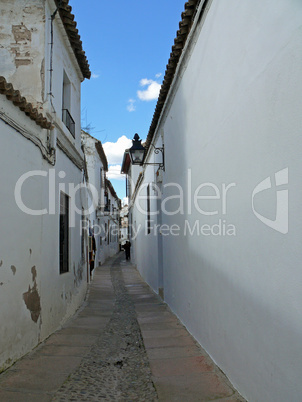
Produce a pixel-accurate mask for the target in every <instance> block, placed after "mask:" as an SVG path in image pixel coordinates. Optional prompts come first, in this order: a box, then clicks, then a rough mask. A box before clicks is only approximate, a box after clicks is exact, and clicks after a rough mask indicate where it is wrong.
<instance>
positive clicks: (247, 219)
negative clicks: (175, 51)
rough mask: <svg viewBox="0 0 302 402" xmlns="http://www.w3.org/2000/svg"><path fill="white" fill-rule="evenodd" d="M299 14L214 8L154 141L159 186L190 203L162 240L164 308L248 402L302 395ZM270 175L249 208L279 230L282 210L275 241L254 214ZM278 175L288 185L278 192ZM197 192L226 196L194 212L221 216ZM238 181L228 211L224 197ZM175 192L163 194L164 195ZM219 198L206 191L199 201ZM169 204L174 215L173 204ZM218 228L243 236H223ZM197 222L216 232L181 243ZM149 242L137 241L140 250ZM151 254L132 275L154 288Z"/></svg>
mask: <svg viewBox="0 0 302 402" xmlns="http://www.w3.org/2000/svg"><path fill="white" fill-rule="evenodd" d="M301 17H302V5H301V2H299V1H286V0H278V1H272V0H267V1H265V2H263V1H260V0H247V1H244V2H242V1H240V0H229V1H221V0H216V1H213V2H212V4H211V7H210V9H209V12H208V15H207V17H206V19H205V21H202V22H201V23H200V24H199V26H198V27H197V29H196V31H195V35H194V36H193V41H192V42H191V43H190V44H191V48H190V50H188V51H187V52H186V54H185V56H186V57H185V58H184V59H183V63H182V66H181V69H180V70H179V71H178V77H179V79H178V80H177V81H176V83H175V85H174V87H173V91H172V94H171V95H172V96H170V98H169V107H168V108H167V109H166V110H165V114H164V116H163V119H162V120H161V124H160V126H159V127H158V132H157V134H159V133H160V132H162V130H163V132H164V141H165V150H166V172H165V174H164V185H165V184H167V183H171V182H175V183H178V184H180V185H181V187H182V188H183V189H184V192H185V194H187V195H186V196H185V202H184V211H183V213H178V214H177V215H175V216H168V215H163V222H164V223H167V224H168V225H169V227H171V225H172V224H177V225H178V226H179V227H180V231H179V233H180V234H179V235H178V236H171V235H170V236H165V237H164V238H163V245H164V247H163V255H164V293H165V300H166V301H167V303H168V304H169V305H170V307H171V308H172V309H173V311H174V312H175V313H176V314H177V315H178V316H179V317H180V319H181V320H182V321H183V322H184V324H185V325H186V326H187V328H188V329H189V331H190V332H191V333H192V334H193V335H194V336H195V338H196V339H197V340H198V341H199V342H200V343H201V345H202V346H203V347H204V348H205V349H206V350H207V352H208V353H209V354H210V355H211V356H212V358H213V359H214V360H215V361H216V362H217V364H218V365H219V366H220V368H221V369H222V370H223V371H224V372H225V373H226V374H227V376H228V377H229V378H230V380H231V381H232V382H233V384H234V385H235V386H236V387H237V388H238V390H239V391H240V392H241V393H242V395H243V396H245V397H246V398H248V400H250V401H274V402H276V401H280V402H283V401H287V400H290V401H300V400H301V394H302V385H301V372H302V351H301V336H302V313H301V311H302V309H301V306H302V292H301V286H302V271H301V259H302V251H301V250H302V248H301V230H302V214H301V202H300V200H301V198H302V188H301V179H300V176H301V173H300V172H301V170H302V163H301V150H302V140H301V126H302V124H301V123H302V122H301V106H302V105H301V103H302V102H301V93H302V76H301V62H302V52H301V43H302V31H301ZM202 24H203V26H202ZM200 29H201V30H200ZM199 31H200V32H199ZM194 44H195V45H194ZM189 169H191V184H190V186H191V187H188V186H189V183H190V180H189V177H190V176H188V175H189V173H188V170H189ZM286 169H288V173H289V183H288V184H286V172H287V171H286ZM280 171H282V174H281V175H279V176H278V175H277V176H275V174H276V173H277V172H280ZM268 177H271V180H272V183H273V184H272V188H271V189H267V190H266V191H263V192H261V193H260V192H259V193H258V194H257V195H255V197H254V208H255V211H256V212H257V213H258V214H261V215H262V216H263V217H265V218H268V219H270V220H271V221H274V220H275V219H276V210H277V207H280V208H281V209H279V212H280V214H281V217H282V216H284V218H285V219H284V220H283V223H284V224H283V225H281V226H279V229H280V232H279V231H277V230H274V229H272V228H271V227H269V226H267V225H265V224H264V223H263V222H262V221H261V220H260V219H258V218H257V216H256V215H255V214H254V213H253V209H252V196H253V191H254V189H255V188H256V186H257V185H258V184H259V183H261V182H262V181H263V180H265V179H266V178H268ZM276 177H277V180H278V178H281V179H282V180H281V182H282V181H283V183H284V184H283V185H282V186H281V187H279V188H277V189H276V187H275V180H276ZM148 180H151V179H150V178H149V176H147V175H146V177H145V181H146V182H147V181H148ZM202 183H213V184H214V185H215V186H217V188H218V189H219V193H217V194H218V197H216V199H214V198H212V199H207V200H206V199H203V200H202V199H200V200H199V204H198V205H199V208H200V209H202V210H204V211H206V212H208V213H209V212H214V213H215V214H214V215H204V214H202V213H200V211H198V210H197V209H196V208H194V192H195V190H196V189H197V188H198V186H199V185H200V184H202ZM232 183H234V186H233V187H231V188H230V189H229V191H228V192H227V196H226V199H227V202H226V210H224V209H223V204H222V200H221V198H219V195H221V194H222V192H221V191H222V186H223V184H225V185H226V186H227V185H229V184H232ZM266 184H267V182H266ZM277 184H279V183H277ZM187 189H189V190H188V191H187ZM263 189H264V187H263ZM276 190H278V191H280V190H283V191H287V190H289V213H288V215H289V230H288V233H286V234H284V233H282V231H283V232H286V216H287V211H286V199H284V202H283V203H282V204H280V205H278V206H277V195H276ZM177 193H178V192H177V191H176V188H173V187H166V188H165V190H164V197H169V196H172V195H175V194H177ZM213 194H214V195H215V193H214V190H213V187H212V188H210V187H209V186H207V187H206V188H203V190H200V192H199V195H208V196H213ZM278 194H279V196H280V195H281V193H278ZM283 195H285V196H286V193H285V192H284V193H283ZM168 205H169V208H171V210H173V209H175V208H177V205H178V204H177V200H174V201H170V203H169V204H168V203H167V205H166V206H167V208H168ZM190 205H192V211H190ZM216 212H217V213H216ZM258 217H260V215H258ZM219 220H221V221H222V223H225V225H226V227H227V228H230V226H227V225H234V227H235V231H236V235H235V236H227V235H225V236H223V235H221V236H219V235H218V234H219V231H218V229H219V228H218V226H213V225H215V224H218V223H219ZM186 222H187V223H186ZM195 222H197V224H198V226H199V228H200V226H201V225H204V224H208V225H210V227H211V228H213V230H214V233H215V235H213V234H211V233H210V231H209V229H207V227H205V228H204V232H203V233H201V234H200V235H197V232H196V231H195V232H194V234H193V235H190V234H189V233H188V230H187V235H186V236H185V235H184V228H185V226H186V225H188V224H189V225H190V227H191V228H192V227H193V226H194V224H195ZM266 222H267V223H269V224H271V225H273V223H271V222H269V221H266ZM187 228H188V227H187ZM231 233H233V230H232V231H231ZM146 242H147V240H146V239H145V238H143V236H141V237H140V239H138V240H137V246H140V247H142V249H143V250H144V251H145V252H147V247H148V246H147V243H146ZM149 244H150V249H152V247H153V244H152V242H151V243H149ZM147 256H148V257H149V255H147ZM148 257H147V258H146V254H144V252H142V254H141V255H139V254H138V251H137V266H138V267H141V268H139V269H140V271H141V272H142V274H143V275H144V277H145V278H147V279H148V281H149V283H150V284H151V285H152V287H155V288H156V283H155V282H154V281H153V280H152V279H150V275H152V274H151V272H152V270H153V269H154V261H153V260H152V258H148Z"/></svg>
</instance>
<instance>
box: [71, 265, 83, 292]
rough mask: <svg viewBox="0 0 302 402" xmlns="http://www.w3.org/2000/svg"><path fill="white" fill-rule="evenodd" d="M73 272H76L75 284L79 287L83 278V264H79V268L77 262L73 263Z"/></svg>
mask: <svg viewBox="0 0 302 402" xmlns="http://www.w3.org/2000/svg"><path fill="white" fill-rule="evenodd" d="M73 274H74V285H75V286H76V287H77V288H78V287H79V286H80V284H81V282H82V280H83V267H82V265H81V264H78V268H77V270H76V267H75V264H73Z"/></svg>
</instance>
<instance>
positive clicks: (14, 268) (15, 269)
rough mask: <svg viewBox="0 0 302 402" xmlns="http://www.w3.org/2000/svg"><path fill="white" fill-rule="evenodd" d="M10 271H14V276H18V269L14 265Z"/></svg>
mask: <svg viewBox="0 0 302 402" xmlns="http://www.w3.org/2000/svg"><path fill="white" fill-rule="evenodd" d="M10 269H11V270H12V272H13V274H14V275H16V271H17V268H16V267H15V266H14V265H12V266H11V267H10Z"/></svg>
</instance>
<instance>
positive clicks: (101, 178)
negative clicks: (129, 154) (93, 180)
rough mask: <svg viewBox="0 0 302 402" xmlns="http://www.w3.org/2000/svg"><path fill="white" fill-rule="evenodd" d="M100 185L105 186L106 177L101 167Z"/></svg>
mask: <svg viewBox="0 0 302 402" xmlns="http://www.w3.org/2000/svg"><path fill="white" fill-rule="evenodd" d="M100 186H101V188H103V187H104V178H103V169H102V168H100Z"/></svg>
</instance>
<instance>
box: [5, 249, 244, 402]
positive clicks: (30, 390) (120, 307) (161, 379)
mask: <svg viewBox="0 0 302 402" xmlns="http://www.w3.org/2000/svg"><path fill="white" fill-rule="evenodd" d="M213 399H215V400H220V401H229V402H231V401H243V399H242V398H241V397H240V396H239V395H238V394H237V393H236V391H234V389H233V388H232V386H231V384H230V383H229V382H228V380H227V379H226V378H225V376H224V375H223V374H222V373H221V371H220V370H219V369H218V368H217V367H216V366H215V365H214V363H213V362H212V361H211V359H210V358H209V357H208V356H207V354H206V353H205V352H204V351H203V350H202V349H201V348H200V347H199V345H198V344H196V342H195V341H194V339H193V338H192V337H191V336H190V334H189V333H188V332H187V331H186V329H185V328H184V327H183V326H182V325H181V323H180V322H179V321H178V319H177V318H176V317H175V315H173V314H172V313H171V312H170V310H169V309H168V307H167V306H166V304H165V303H163V302H162V301H161V299H160V298H159V297H158V296H157V295H155V294H154V293H153V292H152V291H151V290H150V288H149V287H148V286H147V285H146V284H145V282H143V281H142V279H141V277H140V275H139V274H138V272H137V271H136V269H135V268H134V267H133V266H132V265H131V264H130V263H129V262H128V261H125V260H124V254H120V255H119V256H118V257H115V258H112V259H111V260H109V261H108V263H107V264H106V265H104V266H102V267H100V268H98V269H97V270H96V272H95V278H94V281H93V283H92V284H91V286H90V290H89V294H88V298H87V300H86V302H85V303H84V305H83V306H82V308H81V309H80V310H79V311H78V313H77V314H76V316H74V317H73V318H72V319H71V320H70V321H69V322H68V323H67V324H66V325H65V326H64V327H63V328H62V329H61V330H59V331H57V332H56V333H55V334H53V335H52V336H50V337H49V338H48V339H47V340H46V341H45V342H43V343H42V344H41V345H40V346H39V347H38V348H36V349H35V350H34V351H33V352H32V353H30V354H29V355H27V356H25V357H24V358H23V359H21V360H20V361H18V362H17V363H16V364H15V365H13V366H12V367H11V368H10V369H9V370H7V371H6V372H5V373H3V374H2V375H1V376H0V400H1V401H4V402H6V401H22V402H26V401H39V402H41V401H42V402H43V401H100V400H104V401H157V400H160V401H207V400H213Z"/></svg>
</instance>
